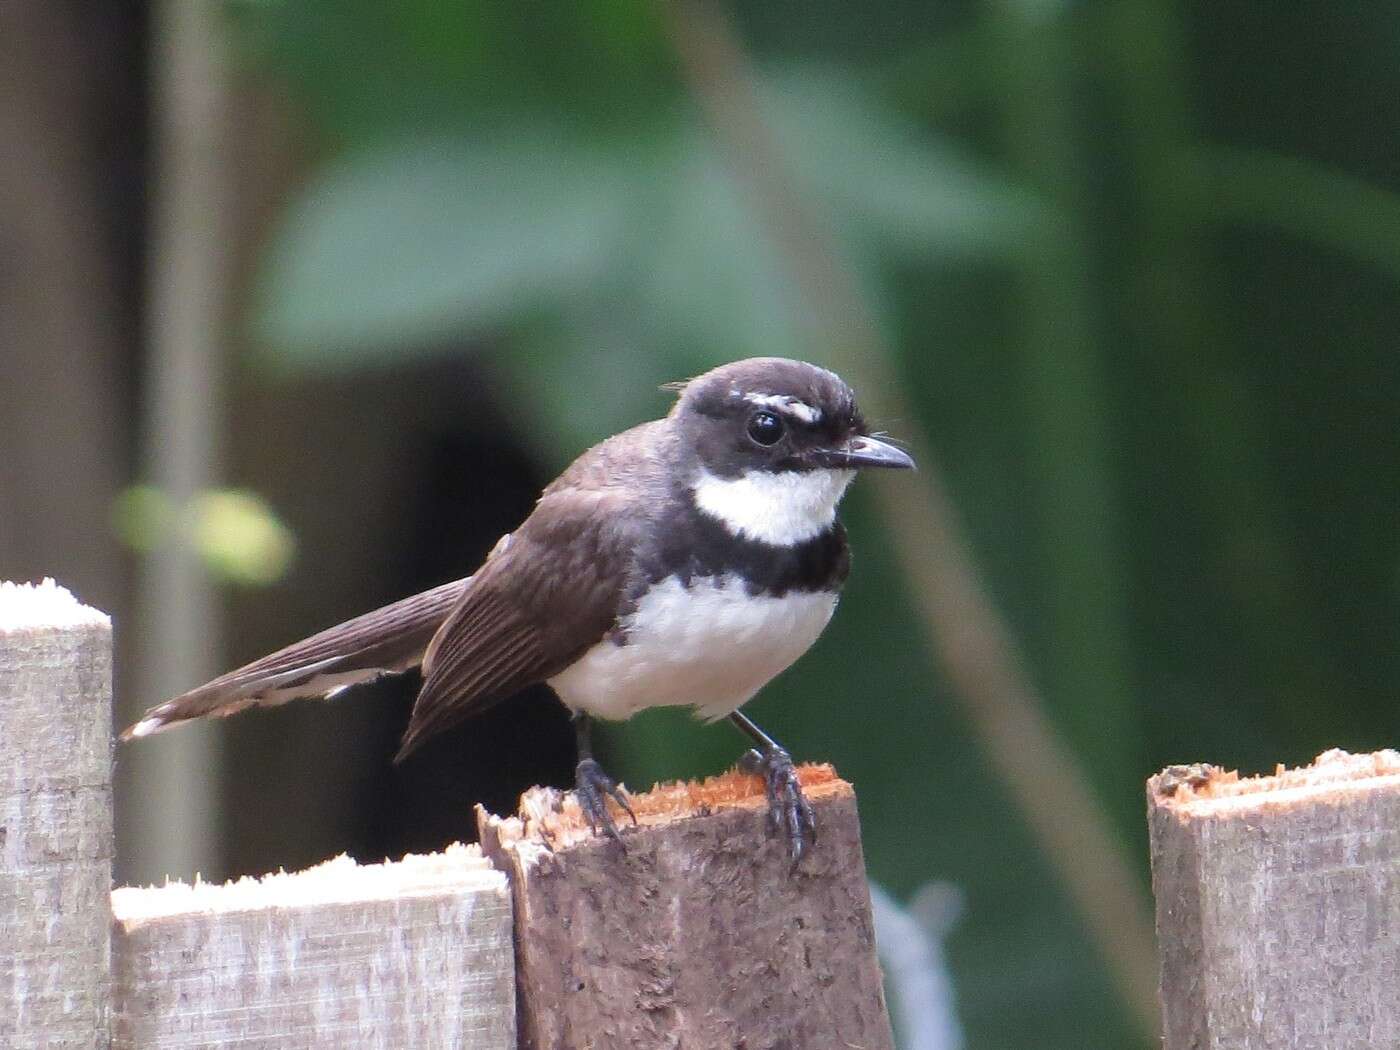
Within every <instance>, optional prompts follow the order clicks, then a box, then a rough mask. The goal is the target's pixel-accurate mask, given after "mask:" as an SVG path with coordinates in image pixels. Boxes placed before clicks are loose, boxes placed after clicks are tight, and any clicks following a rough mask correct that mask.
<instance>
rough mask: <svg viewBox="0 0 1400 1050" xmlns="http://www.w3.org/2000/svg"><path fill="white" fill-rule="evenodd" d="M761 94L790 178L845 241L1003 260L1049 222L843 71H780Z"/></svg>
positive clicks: (994, 176) (1021, 190) (1027, 192)
mask: <svg viewBox="0 0 1400 1050" xmlns="http://www.w3.org/2000/svg"><path fill="white" fill-rule="evenodd" d="M762 94H763V100H764V104H765V107H766V116H767V119H768V122H769V127H770V129H771V130H772V131H773V133H774V136H775V138H776V140H777V145H778V146H779V148H780V149H782V151H783V153H784V155H785V158H786V160H787V161H788V163H789V164H790V165H791V166H792V170H793V171H794V173H795V174H796V175H797V176H798V178H800V179H801V180H803V181H804V182H805V183H806V184H807V185H808V186H809V187H810V188H811V191H812V194H813V199H815V200H819V201H824V202H826V205H827V207H828V208H829V209H830V211H831V213H832V215H833V217H834V218H835V219H836V221H837V222H838V223H839V224H840V225H841V226H842V227H843V228H845V229H846V230H847V232H852V233H855V234H857V235H859V236H861V237H865V238H870V239H874V240H877V241H878V242H879V243H880V244H881V245H882V246H883V247H886V248H888V249H892V250H896V251H899V252H900V253H902V254H905V255H907V256H908V257H909V258H911V259H919V260H925V261H933V262H946V261H948V260H949V259H950V258H958V257H966V256H968V255H1001V256H1004V255H1006V254H1008V253H1010V252H1011V251H1013V250H1015V247H1016V245H1017V244H1019V243H1020V242H1022V241H1024V240H1025V239H1026V238H1027V236H1028V234H1030V233H1031V232H1033V231H1039V230H1041V229H1043V228H1045V227H1046V226H1047V224H1049V222H1050V220H1051V219H1052V214H1053V213H1052V212H1051V210H1050V208H1049V206H1048V205H1047V204H1045V203H1044V202H1043V201H1042V200H1041V199H1040V198H1039V197H1038V196H1037V195H1036V194H1035V193H1034V192H1033V191H1032V190H1031V189H1030V188H1028V187H1026V186H1024V185H1021V184H1019V183H1017V182H1015V181H1014V180H1013V179H1012V178H1011V177H1010V176H1009V175H1007V174H1004V173H1002V172H998V171H996V170H993V169H991V168H989V167H988V166H987V165H985V164H980V163H977V162H976V161H974V160H973V159H972V158H971V156H969V155H968V154H967V153H966V152H964V151H963V150H961V149H959V148H957V147H955V146H954V145H953V144H952V143H951V141H949V140H948V139H945V138H940V137H937V136H933V135H930V134H929V133H928V132H926V131H923V130H921V129H919V128H917V127H915V126H914V125H912V124H911V123H909V122H908V121H906V120H904V119H903V118H901V117H900V115H899V114H898V113H897V112H896V111H894V110H893V109H891V108H890V107H889V106H886V105H883V104H881V103H880V102H878V101H877V99H876V98H875V97H874V96H873V95H870V94H868V93H866V92H865V91H863V90H861V89H860V87H859V86H858V82H857V81H856V80H855V78H853V77H851V76H850V74H849V72H846V71H843V70H840V69H837V68H832V67H828V66H813V65H790V66H786V67H781V68H777V69H774V70H772V71H771V73H770V75H769V76H768V78H767V79H766V81H765V83H764V87H763V92H762Z"/></svg>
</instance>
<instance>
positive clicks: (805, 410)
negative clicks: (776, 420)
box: [744, 394, 822, 424]
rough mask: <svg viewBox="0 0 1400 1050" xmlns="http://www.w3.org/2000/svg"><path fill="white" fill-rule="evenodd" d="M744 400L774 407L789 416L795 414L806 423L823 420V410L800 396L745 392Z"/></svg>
mask: <svg viewBox="0 0 1400 1050" xmlns="http://www.w3.org/2000/svg"><path fill="white" fill-rule="evenodd" d="M744 400H745V401H747V402H748V403H749V404H751V405H758V406H759V407H760V408H772V409H776V410H777V411H779V412H783V413H785V414H787V415H789V416H795V417H796V418H798V419H800V420H802V422H804V423H810V424H816V423H818V422H820V421H821V418H822V410H821V409H819V408H813V407H812V406H811V405H809V404H807V402H805V401H803V400H802V399H801V398H798V397H791V396H789V395H786V394H745V395H744Z"/></svg>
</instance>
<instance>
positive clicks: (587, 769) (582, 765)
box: [573, 712, 637, 842]
mask: <svg viewBox="0 0 1400 1050" xmlns="http://www.w3.org/2000/svg"><path fill="white" fill-rule="evenodd" d="M573 721H574V735H575V738H576V739H577V741H578V765H577V766H576V767H575V768H574V794H575V795H577V796H578V805H579V809H581V810H583V815H584V816H585V817H586V818H588V825H589V827H591V828H592V829H593V833H594V834H595V835H596V834H597V833H598V830H599V829H600V828H601V829H602V830H603V831H606V832H607V833H608V834H609V835H611V836H612V837H613V838H614V839H616V840H617V841H618V842H621V841H622V836H621V835H620V834H618V830H617V825H616V824H614V823H613V818H612V814H610V813H609V812H608V802H607V800H608V799H609V798H611V799H612V800H613V801H614V802H616V803H617V804H618V805H619V806H621V807H622V808H623V809H624V810H626V811H627V815H628V816H629V817H631V818H632V823H633V824H636V823H637V814H635V813H633V812H632V807H631V806H629V805H628V804H627V796H626V795H625V794H624V793H623V791H622V789H621V788H620V787H618V786H617V784H616V783H615V782H614V781H613V779H612V777H610V776H608V775H607V774H606V773H604V772H603V769H602V767H601V766H599V765H598V763H597V762H596V761H595V760H594V758H593V720H592V719H591V718H589V717H588V716H587V715H585V714H583V713H582V712H575V713H574V716H573Z"/></svg>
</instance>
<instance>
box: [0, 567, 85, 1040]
mask: <svg viewBox="0 0 1400 1050" xmlns="http://www.w3.org/2000/svg"><path fill="white" fill-rule="evenodd" d="M111 654H112V630H111V625H110V623H109V622H108V620H107V617H106V616H104V615H103V614H101V613H99V612H97V611H95V610H93V609H89V608H86V607H85V606H82V605H80V604H79V603H78V602H77V601H76V600H75V599H74V598H73V597H72V595H70V594H69V593H68V592H67V591H65V590H63V589H62V588H60V587H56V586H55V585H54V584H53V581H52V580H46V581H44V583H43V584H41V585H39V586H37V587H31V586H27V585H25V586H16V585H14V584H10V583H4V584H0V937H3V943H0V1047H6V1048H7V1050H9V1048H13V1050H26V1048H30V1047H35V1048H37V1047H72V1048H78V1047H105V1046H106V1045H107V1012H108V974H109V954H108V935H107V931H108V927H109V925H110V923H111V911H110V906H109V901H110V896H109V891H110V890H111V885H112V777H111V772H112V760H111V741H112V690H111V681H112V655H111Z"/></svg>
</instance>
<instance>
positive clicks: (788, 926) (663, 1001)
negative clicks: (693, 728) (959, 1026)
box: [478, 766, 893, 1050]
mask: <svg viewBox="0 0 1400 1050" xmlns="http://www.w3.org/2000/svg"><path fill="white" fill-rule="evenodd" d="M799 775H800V776H801V778H802V783H803V786H804V789H805V791H806V794H807V797H808V799H810V801H811V802H812V805H813V808H814V810H815V812H816V819H817V828H818V831H819V833H820V838H819V840H818V841H817V843H816V844H815V846H814V847H813V848H812V849H811V851H810V852H809V853H808V854H807V856H806V857H804V858H803V860H802V863H801V864H800V865H799V866H798V868H797V870H796V872H794V873H792V874H790V873H789V863H788V859H787V855H786V852H785V847H784V844H783V842H782V840H781V839H775V838H771V837H769V836H768V835H767V833H766V828H765V824H766V819H765V818H766V803H765V801H764V798H763V792H762V787H761V785H760V783H759V781H758V778H756V777H752V776H746V775H742V774H738V773H729V774H725V775H724V776H721V777H715V778H712V779H710V780H707V781H705V782H703V783H698V784H675V785H670V786H667V787H661V788H657V789H654V790H653V791H651V792H649V793H647V794H645V795H636V796H633V798H632V807H633V809H634V810H636V813H637V817H638V819H639V821H640V824H641V827H640V828H638V829H635V830H633V829H631V828H630V827H628V826H627V825H626V822H625V818H624V831H623V839H624V841H625V843H626V848H625V849H624V848H623V847H622V846H621V845H619V844H618V843H616V842H613V841H612V840H610V839H608V838H606V837H600V836H596V835H594V834H593V833H592V832H591V831H590V830H589V829H588V827H587V824H586V823H585V822H584V820H583V818H582V816H581V814H580V813H579V810H578V806H577V803H576V802H575V801H574V800H573V798H572V796H561V794H560V793H559V792H557V791H552V790H547V789H540V788H536V789H533V790H531V791H529V792H527V793H526V795H525V796H524V798H523V799H522V800H521V810H520V812H521V815H520V816H519V817H512V818H509V819H501V818H497V817H491V816H488V815H486V814H485V813H483V812H482V811H480V810H478V815H479V823H480V825H481V831H482V846H483V848H484V849H486V851H487V853H488V854H489V855H490V856H491V857H492V858H493V859H494V860H495V861H496V863H497V864H498V865H499V866H501V867H503V868H505V869H506V870H507V871H509V872H510V875H511V883H512V889H513V892H514V895H515V916H516V960H517V967H518V973H517V981H516V989H517V995H518V996H519V998H520V1023H521V1032H520V1046H521V1050H555V1048H558V1047H600V1048H601V1047H607V1048H608V1050H655V1048H657V1047H681V1046H683V1047H684V1048H685V1050H733V1048H734V1047H752V1048H755V1050H756V1048H760V1047H783V1046H787V1047H862V1048H864V1050H891V1047H892V1045H893V1042H892V1037H891V1034H890V1025H889V1018H888V1016H887V1014H886V1010H885V1001H884V995H883V992H882V990H881V986H880V969H879V965H878V963H877V962H876V959H875V940H874V929H873V923H872V919H871V913H870V893H869V889H868V888H867V885H866V881H865V866H864V862H863V860H862V857H861V848H860V829H859V824H858V822H857V818H856V804H855V795H854V794H853V793H852V791H851V787H850V785H849V784H847V783H845V782H844V781H842V780H838V779H837V778H836V776H835V774H834V773H833V772H832V771H831V769H830V767H827V766H805V767H803V768H802V769H801V770H800V771H799Z"/></svg>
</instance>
